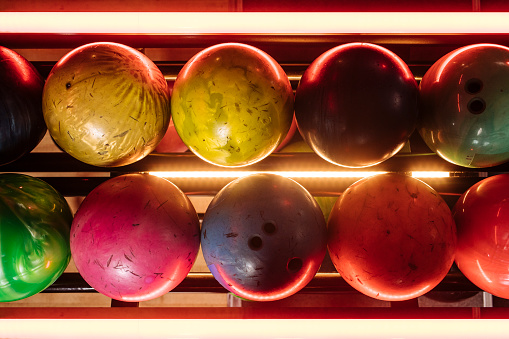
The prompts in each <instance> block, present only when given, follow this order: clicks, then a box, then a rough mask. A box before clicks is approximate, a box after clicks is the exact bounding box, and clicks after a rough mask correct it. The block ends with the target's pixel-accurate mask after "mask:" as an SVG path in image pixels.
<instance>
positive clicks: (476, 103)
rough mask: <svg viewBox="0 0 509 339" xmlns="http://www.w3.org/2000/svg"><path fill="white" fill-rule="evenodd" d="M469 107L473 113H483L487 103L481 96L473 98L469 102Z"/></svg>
mask: <svg viewBox="0 0 509 339" xmlns="http://www.w3.org/2000/svg"><path fill="white" fill-rule="evenodd" d="M467 108H468V111H469V112H470V113H472V114H481V113H482V112H484V110H485V109H486V103H485V102H484V100H483V99H481V98H473V99H472V100H470V101H469V102H468V105H467Z"/></svg>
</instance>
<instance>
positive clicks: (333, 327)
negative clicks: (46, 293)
mask: <svg viewBox="0 0 509 339" xmlns="http://www.w3.org/2000/svg"><path fill="white" fill-rule="evenodd" d="M410 313H411V312H410ZM0 326H1V327H0V333H1V334H2V337H7V338H53V339H58V338H69V337H72V338H123V339H128V338H225V339H229V338H260V339H262V338H303V339H304V338H338V337H344V338H352V339H353V338H359V339H361V338H364V339H365V338H409V339H411V338H436V337H437V338H451V339H455V338H462V339H465V338H487V339H488V338H505V337H506V336H507V320H504V319H500V320H498V319H16V320H6V319H3V320H2V319H0Z"/></svg>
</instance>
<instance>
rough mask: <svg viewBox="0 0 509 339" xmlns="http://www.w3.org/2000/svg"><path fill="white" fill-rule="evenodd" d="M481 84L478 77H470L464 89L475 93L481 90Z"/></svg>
mask: <svg viewBox="0 0 509 339" xmlns="http://www.w3.org/2000/svg"><path fill="white" fill-rule="evenodd" d="M482 87H483V84H482V81H481V80H479V79H475V78H474V79H470V80H468V81H467V82H466V83H465V91H466V92H467V93H469V94H477V93H479V92H480V91H481V90H482Z"/></svg>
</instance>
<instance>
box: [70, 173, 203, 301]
mask: <svg viewBox="0 0 509 339" xmlns="http://www.w3.org/2000/svg"><path fill="white" fill-rule="evenodd" d="M199 235H200V224H199V220H198V216H197V214H196V211H195V209H194V207H193V205H192V204H191V202H190V201H189V199H188V198H187V196H186V195H185V194H184V193H183V192H182V191H181V190H180V189H179V188H178V187H177V186H175V185H174V184H172V183H171V182H170V181H168V180H166V179H162V178H158V177H155V176H152V175H148V174H126V175H122V176H118V177H115V178H112V179H110V180H108V181H106V182H104V183H103V184H101V185H99V186H98V187H96V188H95V189H94V190H93V191H92V192H90V194H89V195H87V197H86V198H85V200H84V201H83V203H82V204H81V206H80V207H79V209H78V211H77V212H76V215H75V217H74V220H73V223H72V227H71V253H72V256H73V258H74V262H75V264H76V267H77V268H78V271H79V272H80V274H81V275H82V276H83V278H84V279H85V281H86V282H87V283H88V284H90V286H92V287H93V288H94V289H96V290H97V291H98V292H100V293H102V294H104V295H106V296H108V297H110V298H113V299H116V300H122V301H130V302H138V301H145V300H150V299H154V298H157V297H160V296H161V295H163V294H166V293H167V292H169V291H171V290H172V289H173V288H175V287H176V286H177V285H178V284H180V282H182V280H183V279H184V278H185V277H186V276H187V274H188V273H189V271H190V270H191V267H192V265H193V264H194V261H195V259H196V256H197V254H198V250H199V246H200V236H199Z"/></svg>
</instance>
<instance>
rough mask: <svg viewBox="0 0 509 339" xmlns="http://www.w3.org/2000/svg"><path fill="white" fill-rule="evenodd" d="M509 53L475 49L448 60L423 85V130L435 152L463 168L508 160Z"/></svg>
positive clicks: (500, 48)
mask: <svg viewBox="0 0 509 339" xmlns="http://www.w3.org/2000/svg"><path fill="white" fill-rule="evenodd" d="M507 79H509V48H507V47H505V46H500V45H494V44H476V45H469V46H465V47H462V48H459V49H456V50H454V51H452V52H450V53H449V54H447V55H445V56H443V57H442V58H441V59H439V60H438V61H437V62H436V63H434V64H433V65H432V66H431V68H430V69H429V70H428V71H427V72H426V74H425V75H424V76H423V78H422V81H421V83H420V85H419V86H420V113H421V115H420V119H419V122H418V130H419V133H420V135H421V136H422V138H423V139H424V141H425V142H426V144H427V145H428V147H429V148H430V149H432V150H433V151H434V152H436V153H437V154H438V155H439V156H441V157H442V158H444V159H445V160H447V161H449V162H451V163H453V164H456V165H460V166H464V167H477V168H480V167H490V166H495V165H499V164H502V163H504V162H506V161H507V160H509V134H507V132H506V130H507V127H508V126H509V116H507V114H506V107H507V106H508V105H509V98H508V96H507V93H508V92H509V82H508V81H507Z"/></svg>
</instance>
